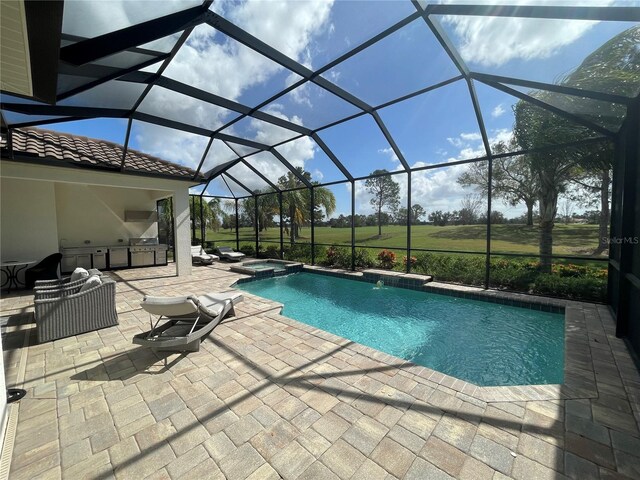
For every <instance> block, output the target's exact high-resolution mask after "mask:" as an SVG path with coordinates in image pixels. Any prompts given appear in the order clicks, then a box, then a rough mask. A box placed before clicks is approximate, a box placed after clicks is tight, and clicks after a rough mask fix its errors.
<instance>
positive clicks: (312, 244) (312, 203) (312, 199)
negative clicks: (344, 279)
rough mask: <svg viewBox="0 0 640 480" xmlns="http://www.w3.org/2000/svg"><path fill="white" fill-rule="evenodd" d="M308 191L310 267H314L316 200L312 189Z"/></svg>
mask: <svg viewBox="0 0 640 480" xmlns="http://www.w3.org/2000/svg"><path fill="white" fill-rule="evenodd" d="M310 190H311V265H315V264H316V237H315V232H316V219H315V212H316V210H315V206H316V205H315V204H316V198H315V191H314V189H313V187H311V188H310Z"/></svg>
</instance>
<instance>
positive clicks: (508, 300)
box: [422, 285, 565, 313]
mask: <svg viewBox="0 0 640 480" xmlns="http://www.w3.org/2000/svg"><path fill="white" fill-rule="evenodd" d="M422 289H423V290H426V291H428V292H431V293H437V294H442V295H449V296H451V297H461V298H466V299H468V300H480V301H482V302H489V303H498V304H500V305H508V306H511V307H520V308H528V309H531V310H539V311H541V312H549V313H564V312H565V307H564V305H558V304H554V303H548V302H544V301H537V299H535V300H521V299H518V298H512V297H511V294H509V293H498V292H492V291H487V292H484V291H483V292H468V291H459V290H454V289H449V288H446V287H439V286H434V285H424V287H423V288H422Z"/></svg>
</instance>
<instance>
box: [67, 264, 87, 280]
mask: <svg viewBox="0 0 640 480" xmlns="http://www.w3.org/2000/svg"><path fill="white" fill-rule="evenodd" d="M88 276H89V272H87V270H86V269H84V268H82V267H78V268H76V269H75V270H74V271H73V273H72V274H71V278H70V279H69V281H70V282H75V281H76V280H80V279H81V278H87V277H88Z"/></svg>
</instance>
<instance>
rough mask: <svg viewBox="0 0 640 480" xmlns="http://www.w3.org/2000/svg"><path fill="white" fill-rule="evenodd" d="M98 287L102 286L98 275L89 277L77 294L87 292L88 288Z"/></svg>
mask: <svg viewBox="0 0 640 480" xmlns="http://www.w3.org/2000/svg"><path fill="white" fill-rule="evenodd" d="M98 285H102V279H101V278H100V277H99V276H98V275H91V276H90V277H89V278H87V281H86V282H84V284H83V285H82V287H80V292H79V293H82V292H84V291H85V290H89V289H90V288H93V287H97V286H98Z"/></svg>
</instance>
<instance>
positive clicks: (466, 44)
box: [444, 0, 613, 67]
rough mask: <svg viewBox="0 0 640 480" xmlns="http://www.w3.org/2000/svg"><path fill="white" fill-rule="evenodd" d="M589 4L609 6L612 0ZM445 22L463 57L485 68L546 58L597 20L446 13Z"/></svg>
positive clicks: (525, 1)
mask: <svg viewBox="0 0 640 480" xmlns="http://www.w3.org/2000/svg"><path fill="white" fill-rule="evenodd" d="M488 3H494V2H488ZM508 3H509V4H513V5H517V4H530V1H529V0H511V1H509V2H508ZM589 3H590V5H609V4H611V3H613V0H594V1H593V2H589ZM444 22H445V23H448V24H450V25H451V26H452V27H453V30H454V32H455V35H456V36H457V37H458V42H457V43H458V47H459V50H460V54H461V55H462V57H463V58H464V59H465V60H466V61H468V62H469V63H472V64H475V65H482V66H485V67H498V66H501V65H504V64H505V63H507V62H509V61H511V60H532V59H543V58H549V57H551V56H553V55H555V54H556V53H557V52H558V51H559V50H560V49H561V48H563V47H565V46H567V45H570V44H572V43H574V42H576V41H577V40H579V39H580V38H581V37H582V36H583V35H584V34H585V33H586V32H587V31H589V29H591V28H592V27H593V26H594V25H595V24H596V23H598V22H593V21H583V20H570V21H566V20H550V19H530V18H506V17H481V16H456V15H450V16H445V17H444Z"/></svg>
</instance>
